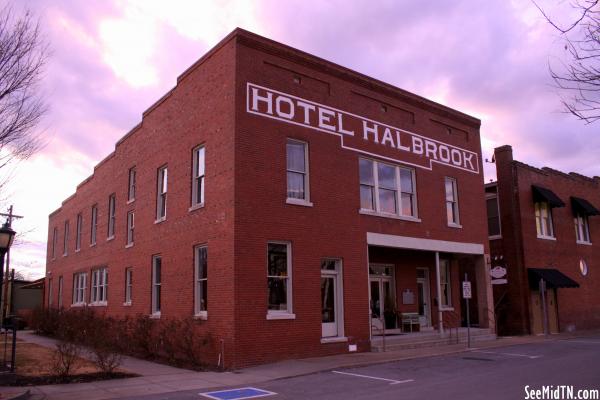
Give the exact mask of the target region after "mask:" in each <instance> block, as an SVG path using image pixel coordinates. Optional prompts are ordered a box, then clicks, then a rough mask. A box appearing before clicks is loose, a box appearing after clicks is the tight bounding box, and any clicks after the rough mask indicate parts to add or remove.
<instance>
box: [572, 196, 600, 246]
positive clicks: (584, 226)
mask: <svg viewBox="0 0 600 400" xmlns="http://www.w3.org/2000/svg"><path fill="white" fill-rule="evenodd" d="M571 209H572V210H573V222H574V225H575V237H576V238H577V243H579V244H591V243H592V238H591V236H590V223H589V217H590V216H594V215H600V211H599V210H598V209H597V208H596V207H594V205H592V204H591V203H590V202H589V201H587V200H586V199H582V198H579V197H571Z"/></svg>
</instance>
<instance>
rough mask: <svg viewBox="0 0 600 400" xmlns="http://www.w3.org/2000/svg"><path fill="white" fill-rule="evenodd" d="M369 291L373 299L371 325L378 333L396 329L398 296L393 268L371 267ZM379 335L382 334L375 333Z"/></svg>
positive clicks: (383, 266)
mask: <svg viewBox="0 0 600 400" xmlns="http://www.w3.org/2000/svg"><path fill="white" fill-rule="evenodd" d="M369 273H370V275H369V291H370V294H369V295H370V298H371V325H372V326H373V327H375V328H376V330H377V331H382V330H383V324H385V329H396V315H395V312H394V311H395V309H396V296H395V293H394V292H395V291H394V284H393V267H392V266H386V265H370V266H369ZM373 333H375V334H379V333H381V332H373Z"/></svg>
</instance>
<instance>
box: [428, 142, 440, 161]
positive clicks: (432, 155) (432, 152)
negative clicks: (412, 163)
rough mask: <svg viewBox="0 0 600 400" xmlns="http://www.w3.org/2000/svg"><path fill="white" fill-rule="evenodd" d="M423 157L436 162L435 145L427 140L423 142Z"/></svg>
mask: <svg viewBox="0 0 600 400" xmlns="http://www.w3.org/2000/svg"><path fill="white" fill-rule="evenodd" d="M425 157H429V158H433V159H434V160H437V144H435V143H434V142H430V141H429V140H426V141H425Z"/></svg>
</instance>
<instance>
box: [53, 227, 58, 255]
mask: <svg viewBox="0 0 600 400" xmlns="http://www.w3.org/2000/svg"><path fill="white" fill-rule="evenodd" d="M57 242H58V228H57V227H56V226H55V227H54V229H53V230H52V259H53V260H55V259H56V245H57Z"/></svg>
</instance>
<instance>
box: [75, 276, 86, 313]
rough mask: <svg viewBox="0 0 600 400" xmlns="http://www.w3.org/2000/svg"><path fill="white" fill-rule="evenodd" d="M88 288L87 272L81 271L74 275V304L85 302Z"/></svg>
mask: <svg viewBox="0 0 600 400" xmlns="http://www.w3.org/2000/svg"><path fill="white" fill-rule="evenodd" d="M86 289H87V273H86V272H79V273H77V274H75V275H73V305H83V304H85V295H86V293H85V292H86Z"/></svg>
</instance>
